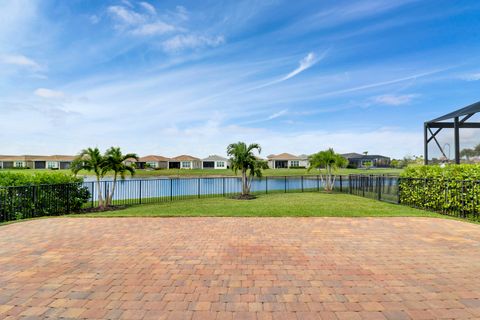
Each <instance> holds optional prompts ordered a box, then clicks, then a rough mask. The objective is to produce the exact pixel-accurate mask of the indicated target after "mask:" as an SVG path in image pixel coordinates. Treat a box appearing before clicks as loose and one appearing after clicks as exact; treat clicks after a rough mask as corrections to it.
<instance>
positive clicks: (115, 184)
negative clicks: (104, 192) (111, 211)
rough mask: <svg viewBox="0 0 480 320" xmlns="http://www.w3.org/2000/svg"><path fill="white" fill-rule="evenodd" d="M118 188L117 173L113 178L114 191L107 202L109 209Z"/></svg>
mask: <svg viewBox="0 0 480 320" xmlns="http://www.w3.org/2000/svg"><path fill="white" fill-rule="evenodd" d="M116 186H117V173H116V172H115V174H114V176H113V185H112V190H111V191H110V195H109V196H108V200H107V207H108V206H110V205H112V200H113V194H114V193H115V187H116Z"/></svg>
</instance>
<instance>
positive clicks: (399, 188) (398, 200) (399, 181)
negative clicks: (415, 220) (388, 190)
mask: <svg viewBox="0 0 480 320" xmlns="http://www.w3.org/2000/svg"><path fill="white" fill-rule="evenodd" d="M397 185H398V186H397V203H398V204H400V202H401V200H400V199H401V198H400V192H401V191H402V190H401V189H402V178H398V179H397Z"/></svg>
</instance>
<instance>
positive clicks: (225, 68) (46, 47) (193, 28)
mask: <svg viewBox="0 0 480 320" xmlns="http://www.w3.org/2000/svg"><path fill="white" fill-rule="evenodd" d="M0 7H1V10H0V114H1V123H2V130H0V153H1V154H10V153H11V154H25V153H27V154H66V153H67V154H68V153H76V152H78V151H79V150H80V149H82V148H84V147H87V146H99V147H101V148H106V147H109V146H111V145H118V146H121V147H122V148H123V149H125V151H133V152H137V153H139V154H141V155H144V154H161V155H166V156H174V155H178V154H183V153H189V154H193V155H197V156H206V155H208V154H213V153H216V154H225V147H226V145H227V144H228V143H231V142H236V141H239V140H244V141H246V142H258V143H260V144H261V145H262V146H263V149H264V152H263V153H264V154H265V155H266V154H270V153H280V152H290V153H297V154H300V153H312V152H316V151H318V150H322V149H325V148H328V147H333V148H335V150H337V151H339V152H363V151H369V152H370V153H371V154H372V153H381V154H386V155H389V156H393V157H403V156H404V155H419V154H421V153H422V134H423V133H422V124H423V122H424V121H425V120H429V119H431V118H435V117H437V116H439V115H442V114H444V113H447V112H449V111H451V110H453V109H455V108H459V107H462V106H464V105H467V104H469V103H473V102H476V101H478V100H480V95H479V92H480V91H479V88H480V63H479V62H480V58H479V57H480V2H478V1H449V0H435V1H433V0H432V1H415V0H403V1H392V0H385V1H380V0H365V1H295V2H292V1H288V0H285V1H280V0H271V1H268V0H265V1H223V2H221V1H159V0H150V1H133V0H129V1H126V0H123V1H122V0H115V1H114V0H112V1H93V0H90V1H86V0H84V1H80V0H70V1H49V0H42V1H34V0H29V1H27V0H16V1H9V0H0ZM462 135H463V136H464V137H465V140H464V141H465V142H464V146H467V145H471V144H474V143H475V142H480V136H479V135H478V132H477V131H469V132H468V133H467V132H465V133H463V132H462ZM442 139H443V138H442ZM444 139H445V141H447V140H446V139H447V138H446V137H445V138H444Z"/></svg>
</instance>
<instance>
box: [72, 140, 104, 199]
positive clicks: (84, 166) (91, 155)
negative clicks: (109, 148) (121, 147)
mask: <svg viewBox="0 0 480 320" xmlns="http://www.w3.org/2000/svg"><path fill="white" fill-rule="evenodd" d="M71 170H72V172H73V173H74V174H75V175H77V174H78V172H80V170H87V171H93V172H94V173H95V177H96V185H97V192H98V206H99V207H100V208H103V207H104V202H103V194H102V188H101V186H100V180H101V179H102V178H103V177H104V176H105V173H107V171H108V169H107V167H106V163H105V157H104V156H103V155H102V154H101V153H100V150H99V149H98V148H87V149H83V150H82V151H81V152H80V153H79V154H78V156H77V157H76V158H75V159H74V160H73V161H72V164H71Z"/></svg>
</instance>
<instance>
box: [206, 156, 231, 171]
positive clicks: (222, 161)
mask: <svg viewBox="0 0 480 320" xmlns="http://www.w3.org/2000/svg"><path fill="white" fill-rule="evenodd" d="M228 167H229V162H228V159H227V158H224V157H220V156H217V155H211V156H208V157H206V158H205V159H202V168H203V169H227V168H228Z"/></svg>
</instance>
